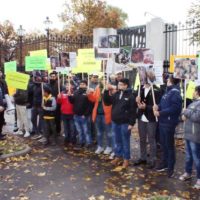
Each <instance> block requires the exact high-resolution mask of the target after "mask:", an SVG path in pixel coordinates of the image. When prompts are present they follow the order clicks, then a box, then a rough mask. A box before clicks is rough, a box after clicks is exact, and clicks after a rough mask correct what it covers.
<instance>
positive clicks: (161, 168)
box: [156, 165, 168, 172]
mask: <svg viewBox="0 0 200 200" xmlns="http://www.w3.org/2000/svg"><path fill="white" fill-rule="evenodd" d="M167 169H168V168H167V166H165V165H159V166H158V167H156V171H158V172H164V171H167Z"/></svg>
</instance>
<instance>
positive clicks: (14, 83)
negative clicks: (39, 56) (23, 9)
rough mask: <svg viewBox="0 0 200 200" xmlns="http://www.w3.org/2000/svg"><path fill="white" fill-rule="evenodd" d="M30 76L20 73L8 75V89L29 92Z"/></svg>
mask: <svg viewBox="0 0 200 200" xmlns="http://www.w3.org/2000/svg"><path fill="white" fill-rule="evenodd" d="M29 78H30V76H29V75H27V74H23V73H19V72H9V73H7V74H6V82H7V84H8V87H12V88H15V89H21V90H27V86H28V82H29Z"/></svg>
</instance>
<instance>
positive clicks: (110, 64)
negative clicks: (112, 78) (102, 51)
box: [106, 59, 132, 74]
mask: <svg viewBox="0 0 200 200" xmlns="http://www.w3.org/2000/svg"><path fill="white" fill-rule="evenodd" d="M131 70H132V68H130V67H128V66H127V65H122V64H118V63H116V62H114V61H113V60H112V59H109V60H108V61H107V65H106V73H107V74H115V73H116V72H118V71H122V72H127V71H131Z"/></svg>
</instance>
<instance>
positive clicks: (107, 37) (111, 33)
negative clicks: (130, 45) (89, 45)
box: [93, 28, 120, 60]
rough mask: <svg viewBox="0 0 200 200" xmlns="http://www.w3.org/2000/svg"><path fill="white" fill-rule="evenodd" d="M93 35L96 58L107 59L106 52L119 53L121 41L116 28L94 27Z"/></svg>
mask: <svg viewBox="0 0 200 200" xmlns="http://www.w3.org/2000/svg"><path fill="white" fill-rule="evenodd" d="M93 36H94V37H93V48H94V49H95V56H96V57H95V58H96V59H101V60H106V59H108V56H106V54H114V53H119V46H120V42H119V36H118V35H117V30H116V29H113V28H96V29H93Z"/></svg>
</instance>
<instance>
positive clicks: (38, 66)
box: [25, 56, 47, 72]
mask: <svg viewBox="0 0 200 200" xmlns="http://www.w3.org/2000/svg"><path fill="white" fill-rule="evenodd" d="M46 69H47V58H46V57H45V56H26V58H25V70H26V71H27V72H28V71H33V70H46Z"/></svg>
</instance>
